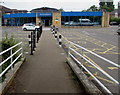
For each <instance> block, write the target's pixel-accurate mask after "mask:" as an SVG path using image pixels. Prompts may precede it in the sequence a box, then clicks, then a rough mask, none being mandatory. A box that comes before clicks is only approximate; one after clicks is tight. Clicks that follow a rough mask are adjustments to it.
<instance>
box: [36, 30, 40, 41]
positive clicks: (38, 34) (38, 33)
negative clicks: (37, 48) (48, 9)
mask: <svg viewBox="0 0 120 95" xmlns="http://www.w3.org/2000/svg"><path fill="white" fill-rule="evenodd" d="M39 36H40V32H39V29H37V43H38V41H39Z"/></svg>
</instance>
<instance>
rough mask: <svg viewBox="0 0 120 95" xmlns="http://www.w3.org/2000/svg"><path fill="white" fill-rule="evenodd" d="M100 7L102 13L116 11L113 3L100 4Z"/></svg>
mask: <svg viewBox="0 0 120 95" xmlns="http://www.w3.org/2000/svg"><path fill="white" fill-rule="evenodd" d="M99 5H100V10H101V11H107V12H112V11H113V10H114V9H115V8H114V5H113V2H100V3H99Z"/></svg>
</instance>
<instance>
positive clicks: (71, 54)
mask: <svg viewBox="0 0 120 95" xmlns="http://www.w3.org/2000/svg"><path fill="white" fill-rule="evenodd" d="M71 45H72V46H73V45H74V46H76V47H77V48H79V49H81V51H82V52H89V53H90V54H92V55H94V56H96V57H98V58H99V59H101V60H104V61H106V62H107V63H109V64H112V65H114V66H115V67H117V68H120V65H118V64H116V63H114V62H112V61H110V60H108V59H106V58H104V57H102V56H100V55H98V54H96V53H94V52H92V51H90V50H88V49H86V48H84V47H82V46H80V45H77V44H75V43H73V42H71V41H69V46H68V57H72V58H73V59H74V60H75V61H76V62H77V63H78V64H79V65H80V66H81V67H82V68H83V69H84V70H85V71H87V72H88V73H89V74H90V75H91V76H92V77H93V79H94V80H95V81H96V82H97V83H98V84H99V85H100V86H101V87H102V88H103V89H104V90H105V91H106V92H107V93H109V94H112V93H111V91H110V90H109V89H108V88H107V87H106V86H105V85H104V84H103V83H102V82H101V81H100V80H98V79H97V78H96V77H95V76H94V75H93V73H92V72H90V70H88V69H87V68H86V67H85V66H84V65H83V64H82V63H81V62H80V61H79V60H78V59H77V58H76V57H75V56H74V54H73V53H71V51H72V52H74V53H75V54H77V55H78V56H80V57H81V58H82V59H84V60H85V61H86V62H88V63H89V64H90V65H92V66H93V67H94V68H96V69H97V70H99V71H100V72H101V73H102V74H104V75H105V76H106V77H107V78H109V79H110V80H111V81H113V82H114V83H116V85H119V82H118V81H117V80H116V79H114V78H113V77H112V76H110V75H109V74H108V73H106V72H105V71H104V70H103V69H101V68H99V67H98V66H96V65H95V64H93V63H92V62H91V61H89V60H88V59H87V58H86V57H84V55H83V54H80V53H79V52H78V51H76V50H75V49H74V48H72V47H71Z"/></svg>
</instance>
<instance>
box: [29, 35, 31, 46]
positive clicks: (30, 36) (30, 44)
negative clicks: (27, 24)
mask: <svg viewBox="0 0 120 95" xmlns="http://www.w3.org/2000/svg"><path fill="white" fill-rule="evenodd" d="M28 44H29V46H31V35H28Z"/></svg>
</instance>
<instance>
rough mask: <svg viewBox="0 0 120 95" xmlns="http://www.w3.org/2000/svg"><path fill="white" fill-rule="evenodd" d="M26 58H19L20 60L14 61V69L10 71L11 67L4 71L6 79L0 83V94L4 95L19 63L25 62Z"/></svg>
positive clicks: (19, 65)
mask: <svg viewBox="0 0 120 95" xmlns="http://www.w3.org/2000/svg"><path fill="white" fill-rule="evenodd" d="M25 60H26V58H25V57H24V58H21V61H19V62H17V63H15V66H14V70H13V71H12V70H11V69H10V70H9V71H8V73H6V79H5V80H4V82H3V83H0V89H1V90H0V95H4V94H5V93H6V91H7V89H8V88H9V86H10V85H11V83H12V82H13V80H14V78H15V76H16V75H17V72H18V70H19V68H20V67H21V65H22V64H23V63H24V62H25Z"/></svg>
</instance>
